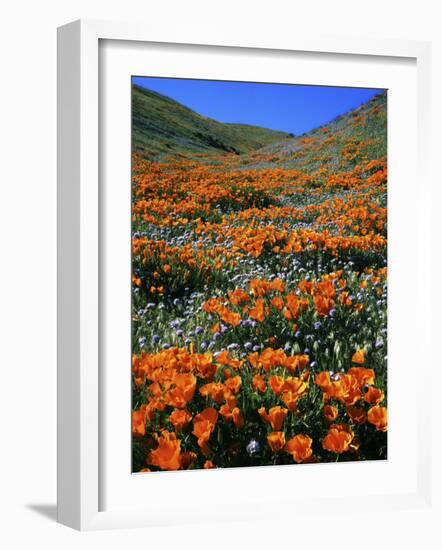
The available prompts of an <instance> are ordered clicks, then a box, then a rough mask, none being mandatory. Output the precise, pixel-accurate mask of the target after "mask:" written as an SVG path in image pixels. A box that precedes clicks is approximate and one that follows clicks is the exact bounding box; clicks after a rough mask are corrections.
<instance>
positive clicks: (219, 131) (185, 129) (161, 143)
mask: <svg viewBox="0 0 442 550" xmlns="http://www.w3.org/2000/svg"><path fill="white" fill-rule="evenodd" d="M132 91H133V93H132V128H133V134H132V143H133V152H134V153H136V154H138V155H140V156H141V157H143V158H146V159H151V160H153V159H155V160H159V159H161V158H162V157H178V158H179V157H183V156H193V155H198V154H215V155H219V154H225V153H236V154H243V153H249V152H251V151H253V150H257V149H260V148H262V147H265V146H268V145H270V144H273V143H280V142H282V141H284V140H287V139H290V138H292V137H293V136H292V135H291V134H287V133H285V132H278V131H274V130H268V129H267V128H260V127H257V126H248V125H245V124H224V123H221V122H218V121H216V120H213V119H210V118H207V117H203V116H201V115H199V114H198V113H196V112H194V111H192V110H191V109H188V108H187V107H185V106H184V105H181V104H179V103H177V102H176V101H173V100H172V99H170V98H168V97H165V96H163V95H161V94H158V93H156V92H152V91H150V90H146V89H145V88H142V87H139V86H136V85H134V86H133V90H132Z"/></svg>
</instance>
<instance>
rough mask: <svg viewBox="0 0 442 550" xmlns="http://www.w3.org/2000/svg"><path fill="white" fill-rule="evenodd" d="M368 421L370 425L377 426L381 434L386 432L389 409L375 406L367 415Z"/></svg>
mask: <svg viewBox="0 0 442 550" xmlns="http://www.w3.org/2000/svg"><path fill="white" fill-rule="evenodd" d="M367 419H368V421H369V422H370V424H373V426H376V429H377V430H379V431H380V432H386V431H387V429H388V415H387V408H386V407H381V406H380V405H375V406H374V407H371V409H369V411H368V413H367Z"/></svg>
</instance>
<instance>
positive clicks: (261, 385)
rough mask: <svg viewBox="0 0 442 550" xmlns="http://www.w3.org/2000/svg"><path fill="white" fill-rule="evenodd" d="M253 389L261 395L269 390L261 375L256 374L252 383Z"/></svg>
mask: <svg viewBox="0 0 442 550" xmlns="http://www.w3.org/2000/svg"><path fill="white" fill-rule="evenodd" d="M252 385H253V388H254V389H255V390H257V391H259V392H261V393H264V392H265V391H266V389H267V385H266V381H265V380H264V377H263V376H261V375H260V374H255V376H254V377H253V382H252Z"/></svg>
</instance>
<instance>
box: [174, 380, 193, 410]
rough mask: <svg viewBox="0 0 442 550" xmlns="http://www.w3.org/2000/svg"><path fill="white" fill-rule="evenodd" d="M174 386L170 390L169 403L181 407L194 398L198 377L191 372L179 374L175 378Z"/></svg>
mask: <svg viewBox="0 0 442 550" xmlns="http://www.w3.org/2000/svg"><path fill="white" fill-rule="evenodd" d="M173 383H174V386H175V387H174V388H173V389H171V390H170V391H169V392H168V395H167V404H168V405H171V406H172V407H177V408H179V409H182V408H184V407H185V406H186V405H187V403H189V401H191V400H192V398H193V394H194V393H195V388H196V378H195V376H194V375H193V374H191V373H182V374H177V375H176V376H175V378H174V379H173Z"/></svg>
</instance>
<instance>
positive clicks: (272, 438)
mask: <svg viewBox="0 0 442 550" xmlns="http://www.w3.org/2000/svg"><path fill="white" fill-rule="evenodd" d="M267 443H268V444H269V447H270V448H271V449H272V451H273V452H274V453H279V452H280V451H282V450H283V449H284V445H285V434H284V432H271V433H270V434H269V435H268V436H267Z"/></svg>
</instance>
